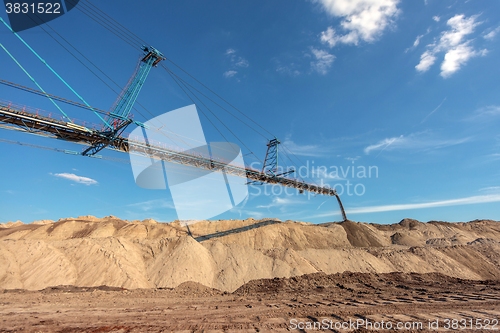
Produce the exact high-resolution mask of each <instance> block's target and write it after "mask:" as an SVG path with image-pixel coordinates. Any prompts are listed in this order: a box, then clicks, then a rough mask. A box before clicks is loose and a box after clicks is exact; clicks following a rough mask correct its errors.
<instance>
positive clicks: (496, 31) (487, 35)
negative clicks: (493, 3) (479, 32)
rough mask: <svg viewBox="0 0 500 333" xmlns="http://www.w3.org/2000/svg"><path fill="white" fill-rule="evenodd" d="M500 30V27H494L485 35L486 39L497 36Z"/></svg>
mask: <svg viewBox="0 0 500 333" xmlns="http://www.w3.org/2000/svg"><path fill="white" fill-rule="evenodd" d="M499 32H500V27H498V28H496V29H494V30H491V31H490V32H488V33H487V34H486V35H484V36H483V38H484V39H493V38H495V36H496V35H497V34H498V33H499Z"/></svg>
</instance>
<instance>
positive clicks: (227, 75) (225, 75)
mask: <svg viewBox="0 0 500 333" xmlns="http://www.w3.org/2000/svg"><path fill="white" fill-rule="evenodd" d="M236 74H238V72H237V71H226V72H224V74H222V75H224V77H225V78H230V77H233V76H235V75H236Z"/></svg>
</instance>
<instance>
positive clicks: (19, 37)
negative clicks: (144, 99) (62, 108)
mask: <svg viewBox="0 0 500 333" xmlns="http://www.w3.org/2000/svg"><path fill="white" fill-rule="evenodd" d="M0 21H2V23H3V24H4V25H5V26H6V27H7V28H8V29H9V30H10V31H11V32H12V33H13V34H14V35H15V36H16V37H17V38H18V39H19V40H20V41H21V42H22V43H23V44H24V45H25V46H26V47H27V48H28V49H29V50H30V51H31V52H32V53H33V54H34V55H35V56H36V57H37V58H38V59H39V60H40V61H41V62H42V63H43V64H45V66H47V68H48V69H50V71H51V72H52V73H54V75H55V76H56V77H57V78H58V79H59V80H61V82H62V83H64V84H65V85H66V87H68V88H69V89H70V90H71V91H72V92H73V93H74V94H75V95H76V96H77V97H78V98H79V99H80V100H81V101H82V102H83V104H85V105H87V106H88V107H89V108H90V109H91V110H92V109H93V108H92V107H91V106H90V105H89V104H88V103H87V101H85V99H83V97H82V96H80V95H79V94H78V93H77V92H76V91H75V90H74V89H73V88H72V87H71V86H70V85H69V84H68V83H67V82H66V81H65V80H64V79H63V78H62V77H61V76H60V75H59V74H58V73H57V72H56V71H55V70H54V69H53V68H52V67H51V66H50V65H49V64H48V63H47V62H46V61H45V60H43V58H42V57H40V55H39V54H38V53H37V52H36V51H35V50H34V49H33V48H32V47H31V46H29V44H28V43H26V41H25V40H24V39H22V38H21V36H19V34H18V33H17V32H15V31H14V30H12V28H11V27H10V26H9V25H8V24H7V22H5V21H4V20H3V18H1V17H0ZM94 113H95V115H96V116H97V117H99V119H101V120H102V121H103V122H104V124H106V126H108V127H109V128H111V129H112V128H113V127H112V126H111V125H109V124H108V122H107V121H106V120H104V118H102V117H101V116H100V115H99V114H98V113H97V112H94ZM66 117H67V116H66Z"/></svg>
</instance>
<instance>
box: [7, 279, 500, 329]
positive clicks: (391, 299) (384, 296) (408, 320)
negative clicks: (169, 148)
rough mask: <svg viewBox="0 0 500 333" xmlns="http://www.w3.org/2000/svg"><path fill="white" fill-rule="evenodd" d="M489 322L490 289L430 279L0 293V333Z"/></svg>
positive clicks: (496, 304)
mask: <svg viewBox="0 0 500 333" xmlns="http://www.w3.org/2000/svg"><path fill="white" fill-rule="evenodd" d="M499 320H500V281H495V280H489V281H474V280H462V279H457V278H451V277H448V276H445V275H441V274H438V273H429V274H416V273H387V274H375V273H349V272H345V273H341V274H331V275H326V274H324V273H314V274H308V275H303V276H299V277H292V278H288V279H279V278H274V279H262V280H254V281H250V282H249V283H247V284H245V285H243V286H241V287H240V288H239V289H237V290H236V291H235V292H233V293H228V292H220V291H218V290H215V289H210V288H208V287H204V286H202V285H200V284H197V283H193V282H186V283H183V284H181V285H180V286H178V287H177V288H175V289H134V290H126V289H122V288H116V287H93V288H81V287H71V286H61V287H51V288H46V289H44V290H41V291H26V290H4V291H0V332H67V333H69V332H95V333H97V332H232V331H235V332H267V331H273V332H283V331H290V330H292V331H294V330H298V331H300V332H314V331H326V332H363V331H366V330H367V329H368V330H373V331H391V330H392V331H395V330H400V331H404V332H426V331H440V332H448V331H449V332H451V331H460V332H467V331H474V332H481V331H482V332H492V331H495V330H500V323H499V322H498V321H499ZM398 325H399V326H398ZM420 325H421V326H420ZM436 326H437V327H436ZM391 327H392V329H388V328H391Z"/></svg>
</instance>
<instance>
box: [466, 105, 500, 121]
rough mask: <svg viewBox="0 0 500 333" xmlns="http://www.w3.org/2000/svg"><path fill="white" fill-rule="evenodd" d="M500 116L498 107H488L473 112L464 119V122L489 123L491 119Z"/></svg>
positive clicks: (499, 107)
mask: <svg viewBox="0 0 500 333" xmlns="http://www.w3.org/2000/svg"><path fill="white" fill-rule="evenodd" d="M497 116H500V106H498V105H489V106H485V107H482V108H479V109H477V110H476V111H474V113H473V115H472V116H470V117H468V118H466V119H465V120H466V121H470V120H472V121H491V118H492V117H497Z"/></svg>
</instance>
